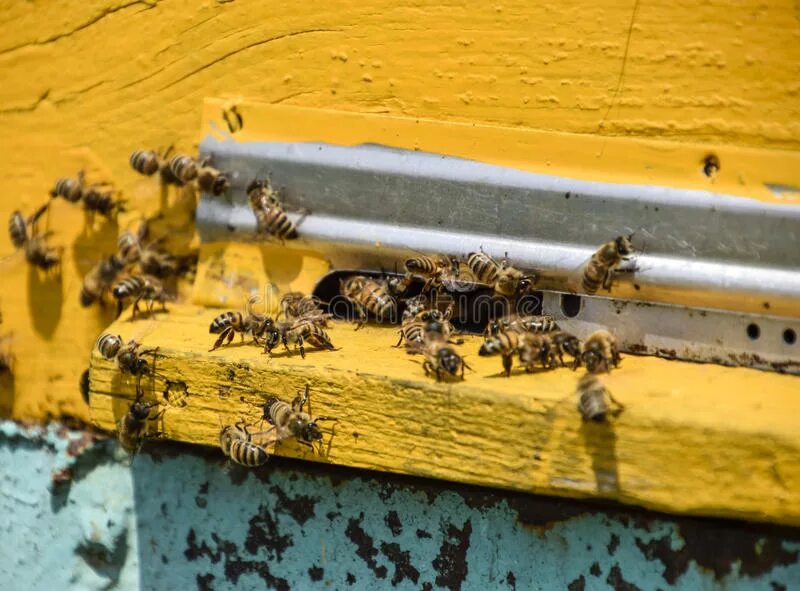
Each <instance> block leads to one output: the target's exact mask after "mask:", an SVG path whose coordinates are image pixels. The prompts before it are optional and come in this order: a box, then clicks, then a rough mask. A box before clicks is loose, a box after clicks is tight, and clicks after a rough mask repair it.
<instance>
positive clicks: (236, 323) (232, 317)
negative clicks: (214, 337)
mask: <svg viewBox="0 0 800 591" xmlns="http://www.w3.org/2000/svg"><path fill="white" fill-rule="evenodd" d="M242 322H243V318H242V313H241V312H224V313H222V314H220V315H219V316H217V317H216V318H214V320H212V321H211V326H209V328H208V332H209V333H210V334H219V333H221V332H222V331H223V330H225V329H226V328H228V327H233V328H237V327H241V326H242Z"/></svg>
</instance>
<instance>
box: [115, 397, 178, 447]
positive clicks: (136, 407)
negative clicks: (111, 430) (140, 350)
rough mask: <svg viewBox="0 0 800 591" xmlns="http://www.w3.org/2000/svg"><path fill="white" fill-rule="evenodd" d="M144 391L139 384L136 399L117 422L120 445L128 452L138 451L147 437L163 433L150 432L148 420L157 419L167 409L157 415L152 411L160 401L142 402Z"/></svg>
mask: <svg viewBox="0 0 800 591" xmlns="http://www.w3.org/2000/svg"><path fill="white" fill-rule="evenodd" d="M141 397H142V392H141V389H139V387H138V384H137V392H136V399H135V400H134V401H133V402H132V403H131V405H130V407H129V408H128V412H126V413H125V416H123V417H122V418H121V419H120V421H119V422H118V423H117V439H118V440H119V443H120V445H121V446H122V447H123V448H124V449H125V450H126V451H128V452H131V453H133V452H138V451H139V449H140V448H141V447H142V445H143V444H144V442H145V440H146V439H151V438H154V437H159V436H160V435H161V433H148V432H147V423H148V421H157V420H159V419H160V418H161V417H162V416H163V415H164V412H165V411H166V409H162V410H161V411H160V412H157V413H156V414H155V415H153V416H151V415H150V413H151V412H152V410H153V409H154V408H157V407H158V406H159V404H158V402H142V401H141Z"/></svg>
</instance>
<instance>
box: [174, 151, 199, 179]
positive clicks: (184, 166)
mask: <svg viewBox="0 0 800 591" xmlns="http://www.w3.org/2000/svg"><path fill="white" fill-rule="evenodd" d="M169 171H170V172H171V173H172V176H173V177H175V178H176V179H177V180H178V182H180V183H181V184H182V185H185V184H186V183H190V182H192V181H193V180H195V179H196V178H197V175H198V173H199V171H200V166H199V165H198V162H197V161H196V160H195V159H194V158H192V157H191V156H187V155H185V154H175V156H173V157H172V158H171V159H170V161H169Z"/></svg>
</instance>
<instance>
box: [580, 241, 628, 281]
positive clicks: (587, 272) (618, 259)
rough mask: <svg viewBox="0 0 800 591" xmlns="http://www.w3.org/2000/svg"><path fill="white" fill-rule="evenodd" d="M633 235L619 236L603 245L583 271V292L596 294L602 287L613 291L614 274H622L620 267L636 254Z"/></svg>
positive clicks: (626, 270)
mask: <svg viewBox="0 0 800 591" xmlns="http://www.w3.org/2000/svg"><path fill="white" fill-rule="evenodd" d="M631 238H633V234H631V235H629V236H627V237H626V236H617V237H616V238H614V239H613V240H609V241H608V242H606V243H605V244H603V245H602V246H601V247H600V248H599V249H597V252H595V253H594V254H593V255H592V258H590V259H589V262H588V263H586V266H585V267H584V270H583V276H582V277H581V286H582V287H583V291H585V292H586V293H588V294H592V295H593V294H595V293H597V290H598V289H600V286H602V287H603V289H605V290H606V291H611V284H612V282H613V280H614V274H615V273H620V272H622V271H623V270H622V269H620V268H619V267H620V265H621V264H622V263H623V262H626V261H629V260H630V259H631V257H632V256H633V254H634V253H635V252H636V251H635V250H634V248H633V245H632V244H631ZM635 270H636V268H635V267H633V268H627V269H625V270H624V271H625V272H633V271H635Z"/></svg>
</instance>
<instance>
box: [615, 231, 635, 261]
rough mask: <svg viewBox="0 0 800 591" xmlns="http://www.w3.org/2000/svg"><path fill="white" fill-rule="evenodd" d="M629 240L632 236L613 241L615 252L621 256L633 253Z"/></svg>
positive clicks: (620, 237)
mask: <svg viewBox="0 0 800 591" xmlns="http://www.w3.org/2000/svg"><path fill="white" fill-rule="evenodd" d="M631 238H633V234H631V235H630V236H617V239H616V240H615V241H614V242H615V243H616V245H617V252H618V253H619V254H621V255H622V256H627V255H629V254H632V253H633V251H634V248H633V244H631Z"/></svg>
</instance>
